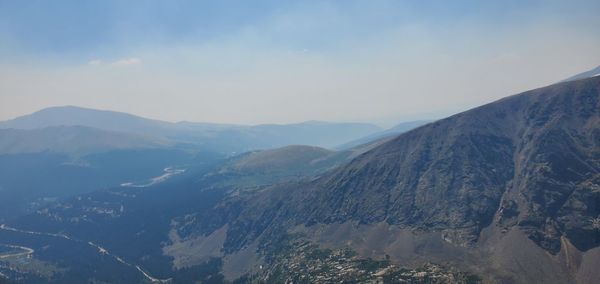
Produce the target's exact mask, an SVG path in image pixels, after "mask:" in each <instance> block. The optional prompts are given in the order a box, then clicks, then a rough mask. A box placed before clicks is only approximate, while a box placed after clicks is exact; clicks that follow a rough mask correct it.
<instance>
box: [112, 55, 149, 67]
mask: <svg viewBox="0 0 600 284" xmlns="http://www.w3.org/2000/svg"><path fill="white" fill-rule="evenodd" d="M141 63H142V60H141V59H139V58H137V57H130V58H125V59H120V60H117V61H115V62H113V63H111V65H113V66H122V67H124V66H131V65H138V64H141Z"/></svg>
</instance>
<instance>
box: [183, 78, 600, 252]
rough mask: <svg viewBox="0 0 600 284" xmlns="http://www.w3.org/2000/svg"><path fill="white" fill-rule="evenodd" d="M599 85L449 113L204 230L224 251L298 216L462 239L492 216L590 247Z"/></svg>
mask: <svg viewBox="0 0 600 284" xmlns="http://www.w3.org/2000/svg"><path fill="white" fill-rule="evenodd" d="M599 93H600V77H594V78H589V79H584V80H579V81H574V82H567V83H560V84H556V85H552V86H549V87H545V88H541V89H537V90H532V91H529V92H525V93H522V94H519V95H515V96H511V97H508V98H505V99H502V100H500V101H497V102H494V103H491V104H488V105H484V106H481V107H478V108H475V109H472V110H470V111H467V112H464V113H460V114H457V115H454V116H452V117H449V118H446V119H443V120H440V121H437V122H434V123H431V124H428V125H426V126H423V127H420V128H418V129H415V130H413V131H410V132H408V133H405V134H402V135H400V136H399V137H397V138H395V139H393V140H391V141H389V142H387V143H385V144H383V145H380V146H378V147H376V148H375V149H373V150H371V151H369V152H367V153H365V154H363V155H361V156H359V157H357V158H356V159H354V160H353V161H352V162H350V163H349V164H347V165H346V166H343V167H340V168H338V169H336V170H335V171H333V172H331V173H330V174H328V175H325V176H323V177H321V178H320V179H318V180H316V181H312V182H305V183H292V184H285V185H280V186H277V187H274V188H271V189H269V190H266V191H264V192H263V193H261V194H258V195H256V194H255V195H252V196H249V197H241V198H240V197H236V198H233V199H231V200H229V201H227V202H225V203H223V204H222V205H221V206H220V207H219V208H217V209H216V210H215V211H214V214H211V215H208V216H204V217H203V218H202V219H200V220H199V224H200V223H201V224H202V225H201V226H202V229H199V230H200V232H203V231H204V232H208V231H211V230H214V229H216V228H220V227H222V226H223V225H224V224H225V223H228V224H229V232H228V234H227V241H226V242H225V250H229V251H235V250H237V249H240V248H242V247H244V246H245V245H247V244H249V243H250V242H252V241H254V240H255V239H256V238H258V237H259V236H263V237H265V236H272V235H275V234H276V233H277V232H282V231H285V230H286V228H289V227H291V226H294V225H298V224H305V225H311V224H316V223H325V224H327V223H341V222H346V221H358V222H359V223H363V224H370V223H378V222H382V221H385V222H387V223H389V224H392V225H395V226H398V227H401V228H412V229H416V230H426V231H439V232H441V234H442V238H443V239H444V240H446V241H447V242H450V243H452V244H455V245H458V246H464V247H469V246H472V245H473V244H475V243H476V242H477V241H478V239H479V238H480V233H481V231H482V229H483V228H486V227H488V226H489V225H491V224H493V225H494V226H498V227H500V228H505V229H506V230H508V229H509V228H512V227H515V226H516V227H517V228H519V229H521V230H523V231H524V232H525V233H526V234H527V236H528V237H529V238H530V239H531V240H533V241H535V242H536V243H537V244H538V245H539V246H540V247H542V248H544V249H545V250H547V251H549V252H551V253H553V254H556V253H557V252H559V251H560V248H561V237H565V238H567V239H568V240H569V241H570V242H571V243H572V244H573V245H574V246H575V247H576V248H577V249H578V250H580V251H586V250H589V249H591V248H594V247H597V246H599V245H600V229H598V223H599V222H600V221H598V220H599V219H598V218H599V215H600V114H599V112H600V100H599ZM197 228H198V227H197ZM186 229H187V230H189V231H195V230H194V229H191V228H190V227H188V228H186ZM197 232H198V231H196V233H197ZM265 239H267V238H265Z"/></svg>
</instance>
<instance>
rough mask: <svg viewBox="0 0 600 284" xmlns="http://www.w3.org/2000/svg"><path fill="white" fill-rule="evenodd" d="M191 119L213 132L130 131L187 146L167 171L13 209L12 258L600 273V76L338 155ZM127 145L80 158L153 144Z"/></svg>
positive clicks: (211, 274)
mask: <svg viewBox="0 0 600 284" xmlns="http://www.w3.org/2000/svg"><path fill="white" fill-rule="evenodd" d="M592 73H593V72H592ZM592 73H590V74H592ZM588 75H589V74H588ZM592 75H593V74H592ZM11 123H14V121H13V122H11ZM170 125H171V124H170ZM174 125H175V126H173V125H171V126H169V127H167V128H169V129H175V128H179V127H183V128H186V129H193V128H194V127H199V128H203V129H205V128H210V130H202V131H199V132H194V131H192V132H187V133H188V134H187V135H182V136H179V135H180V134H179V133H183V132H179V131H180V130H168V131H166V132H161V133H167V134H161V135H157V134H152V135H150V134H151V132H150V131H146V132H135V133H128V134H130V135H135V137H137V138H140V139H142V138H145V137H148V136H151V137H152V139H153V140H151V141H153V142H152V143H157V141H159V143H166V144H165V145H167V146H165V147H164V148H158V149H156V148H152V147H155V146H156V145H155V144H150V145H146V144H144V143H146V142H143V143H142V142H139V141H138V140H133V139H132V140H128V139H124V141H131V142H128V143H126V144H127V145H142V146H139V147H149V148H148V149H142V150H139V151H141V152H140V153H143V154H140V155H139V156H136V155H137V154H136V155H134V154H131V155H133V156H136V157H147V156H148V153H152V152H153V151H157V150H161V151H174V152H169V153H175V152H177V153H179V154H178V155H181V158H182V160H179V161H178V160H172V161H169V162H168V163H166V162H165V161H167V160H168V159H167V157H172V156H171V155H172V154H165V156H160V155H158V156H156V161H157V165H158V164H160V165H165V164H168V165H169V166H165V167H166V168H165V169H161V171H162V173H161V172H160V171H159V172H156V171H154V172H153V173H154V175H149V174H147V173H150V172H151V171H148V172H146V173H144V174H143V175H140V176H138V178H137V179H135V180H134V181H133V182H130V183H122V184H120V185H113V186H105V187H104V188H103V189H100V190H94V191H91V192H90V191H86V192H79V193H74V192H71V193H69V194H65V195H64V198H61V199H58V200H51V201H49V202H47V203H45V204H40V205H38V206H36V207H35V208H34V209H32V210H29V211H27V213H23V214H19V215H17V216H12V217H11V218H7V219H6V220H5V222H4V225H2V227H0V244H9V245H11V246H7V247H0V249H5V250H18V251H20V253H17V252H13V254H9V257H6V258H2V261H0V272H1V273H3V275H4V274H5V275H9V278H11V279H21V280H22V281H23V282H31V283H38V282H57V283H65V282H69V283H81V282H110V283H132V282H135V283H143V282H163V283H191V282H202V283H223V282H227V283H332V282H341V283H352V282H360V283H369V282H372V283H376V282H383V283H403V282H404V283H406V282H408V283H595V281H596V279H599V278H600V274H599V272H598V270H597V269H596V267H597V264H598V263H599V262H600V76H583V78H580V79H576V80H567V81H565V82H561V83H557V84H553V85H550V86H547V87H543V88H539V89H535V90H531V91H527V92H524V93H521V94H517V95H513V96H509V97H506V98H504V99H501V100H498V101H495V102H492V103H489V104H486V105H483V106H480V107H477V108H474V109H471V110H468V111H465V112H462V113H459V114H456V115H453V116H450V117H448V118H445V119H441V120H437V121H432V122H418V123H415V124H412V125H411V126H410V127H408V128H411V129H408V128H406V129H400V128H401V127H399V128H398V129H396V130H390V131H389V132H380V133H378V134H376V133H377V129H376V128H369V127H367V128H369V129H370V130H369V131H366V132H371V133H366V134H359V133H358V132H361V131H356V132H353V133H354V135H353V136H354V137H353V138H351V139H347V140H346V141H344V142H338V143H337V144H334V143H333V142H334V141H333V140H327V141H329V142H327V143H325V144H327V145H329V146H330V147H331V146H332V145H344V144H346V145H348V146H343V147H341V148H342V149H340V150H337V151H335V150H330V149H326V148H322V147H318V146H319V145H315V144H318V143H316V142H315V144H312V145H310V146H307V145H291V144H305V143H290V144H288V145H282V146H283V147H268V145H279V144H278V143H283V142H281V141H292V140H297V139H292V138H289V137H293V136H287V135H292V134H291V133H292V132H293V133H296V132H294V131H295V130H293V131H292V130H289V132H288V130H285V131H284V130H282V127H283V126H276V125H266V126H253V127H250V126H244V127H238V126H227V125H219V126H216V125H210V126H207V125H205V124H200V125H196V124H194V123H180V124H174ZM49 126H50V125H44V126H43V127H49ZM5 127H8V126H6V124H5ZM21 127H25V126H23V125H21ZM70 127H73V126H62V128H70ZM79 127H82V126H79ZM83 127H92V128H94V129H101V128H100V126H99V125H96V126H92V125H84V126H83ZM171 127H173V128H171ZM307 127H308V128H310V129H311V130H310V131H312V132H310V133H321V131H326V129H331V128H330V127H332V125H330V124H327V123H325V124H324V123H320V122H309V123H303V124H299V125H293V126H292V127H291V129H296V130H297V129H303V128H307ZM313 127H316V128H318V130H315V129H314V128H313ZM321 127H325V128H321ZM62 128H61V127H59V129H62ZM215 128H216V130H215ZM358 128H359V129H362V126H360V127H358ZM42 129H46V128H42ZM86 129H87V128H86ZM241 129H243V131H242V130H241ZM337 129H345V128H344V127H341V128H337ZM10 131H15V130H10ZM18 131H30V130H18ZM101 131H105V132H109V133H123V130H121V131H119V130H117V129H101ZM161 131H162V130H161ZM171 131H172V132H171ZM204 131H208V132H204ZM240 131H241V132H244V134H240V133H239V132H240ZM261 131H264V132H261ZM278 131H279V132H278ZM306 131H308V130H306ZM340 131H341V133H344V131H345V130H340ZM394 131H397V132H394ZM105 132H102V133H105ZM209 132H210V133H212V134H214V135H217V136H218V137H221V138H223V139H224V140H229V139H231V137H246V138H248V137H253V136H252V135H255V134H256V133H279V134H282V135H283V134H285V135H286V138H281V139H280V140H278V141H280V142H278V143H271V144H269V143H268V142H266V141H267V140H268V139H266V138H265V137H278V136H277V135H275V134H273V135H274V136H261V137H260V138H265V140H264V141H263V140H260V139H258V138H257V139H256V140H242V139H240V140H236V141H235V142H240V141H246V142H248V141H252V142H251V143H248V144H245V145H250V146H244V147H242V146H239V147H238V146H236V147H237V148H236V149H245V148H246V147H247V148H252V150H251V151H245V152H244V153H242V154H238V155H231V153H229V152H227V151H216V152H215V151H212V150H211V151H208V149H212V148H202V145H208V144H206V143H205V142H202V143H195V142H193V141H194V139H199V138H198V137H207V136H208V137H210V135H206V133H209ZM248 132H250V133H253V134H252V135H248ZM390 132H393V134H390V135H387V134H389V133H390ZM173 133H176V134H173ZM190 133H191V134H190ZM199 133H200V134H199ZM232 133H233V134H232ZM286 133H287V134H286ZM304 133H308V132H304ZM104 135H108V134H106V133H105V134H104ZM240 135H241V136H240ZM128 137H129V136H128ZM182 137H183V138H182ZM191 137H195V138H194V139H190V140H186V139H188V138H191ZM225 137H227V138H225ZM361 137H367V138H366V139H364V140H361V139H363V138H361ZM368 137H371V138H368ZM373 137H375V138H373ZM248 139H250V138H248ZM327 139H329V138H327ZM357 139H358V140H357ZM373 139H375V140H373ZM142 140H143V139H142ZM142 140H140V141H142ZM108 141H112V139H108ZM143 141H146V140H143ZM214 141H216V140H214ZM313 141H316V140H313ZM319 141H321V142H322V141H325V140H319ZM349 141H350V142H349ZM355 141H360V142H355ZM363 142H364V143H363ZM137 143H140V144H137ZM253 143H254V144H253ZM7 144H10V143H7ZM307 144H310V143H307ZM57 145H60V144H57ZM161 145H162V144H161ZM182 145H184V146H185V147H183V146H182ZM257 145H263V146H264V148H262V147H257ZM117 146H118V147H121V148H119V149H117V150H114V151H109V152H106V153H92V154H85V155H80V157H78V158H77V159H73V158H69V160H70V161H72V162H75V161H88V162H89V161H94V162H90V163H89V164H90V165H97V164H98V161H107V160H110V159H108V158H106V156H105V155H108V154H107V153H112V154H111V157H117V158H115V160H112V161H110V162H106V163H104V164H105V165H113V166H116V165H121V164H123V165H124V164H125V163H124V161H134V160H135V159H128V158H124V156H123V155H122V154H121V153H132V152H136V150H135V149H137V148H134V149H129V148H124V149H123V147H124V146H122V145H120V144H119V145H111V147H115V148H116V147H117ZM135 147H138V146H135ZM180 147H183V148H180ZM55 148H56V149H60V147H58V146H55ZM66 148H70V147H66ZM233 148H235V147H231V149H233ZM7 149H9V148H8V147H7ZM15 151H16V150H15ZM144 151H145V152H144ZM148 151H150V152H148ZM241 151H243V150H241ZM44 153H46V155H49V154H53V153H52V152H44ZM136 153H137V152H136ZM190 153H193V154H190ZM11 155H14V154H11ZM11 155H5V156H11ZM20 155H29V154H28V153H22V154H20ZM115 155H116V156H115ZM90 157H95V158H96V160H94V159H92V158H90ZM12 161H19V162H21V161H25V160H24V158H23V156H19V157H18V158H14V159H13V160H12ZM13 163H14V162H7V163H6V166H5V168H6V169H10V166H11V165H12V164H13ZM81 163H83V162H81ZM100 164H102V163H100ZM122 171H123V168H120V169H119V170H118V172H122ZM129 176H131V175H127V177H129ZM7 177H10V175H7V176H6V177H3V178H2V180H5V179H6V178H7ZM123 177H125V176H123ZM37 186H39V185H37ZM68 196H70V197H68ZM0 255H3V252H2V250H0ZM25 256H26V257H27V258H25ZM116 272H118V273H116Z"/></svg>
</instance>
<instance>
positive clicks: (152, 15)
mask: <svg viewBox="0 0 600 284" xmlns="http://www.w3.org/2000/svg"><path fill="white" fill-rule="evenodd" d="M598 27H600V1H591V0H573V1H528V0H521V1H513V0H504V1H466V0H457V1H443V0H439V1H427V0H415V1H411V0H406V1H400V0H398V1H385V0H382V1H379V0H368V1H366V0H365V1H353V0H346V1H324V0H323V1H310V0H306V1H285V0H281V1H262V0H255V1H242V0H240V1H233V0H221V1H216V0H215V1H133V0H132V1H110V0H106V1H85V0H84V1H82V0H62V1H61V0H56V1H51V0H47V1H36V0H30V1H19V0H12V1H9V0H0V120H6V119H10V118H14V117H17V116H20V115H24V114H28V113H32V112H34V111H37V110H40V109H43V108H46V107H51V106H62V105H76V106H82V107H89V108H97V109H105V110H115V111H122V112H128V113H132V114H136V115H141V116H145V117H149V118H154V119H162V120H167V121H174V122H175V121H197V122H218V123H238V124H259V123H290V122H300V121H306V120H325V121H355V122H370V123H376V124H379V125H381V126H391V125H393V124H395V123H399V122H402V121H408V120H416V119H426V118H440V117H443V116H446V115H450V114H453V113H456V112H459V111H463V110H467V109H469V108H472V107H475V106H478V105H481V104H485V103H488V102H492V101H494V100H497V99H499V98H502V97H505V96H508V95H511V94H516V93H519V92H522V91H526V90H528V89H533V88H537V87H542V86H545V85H548V84H552V83H554V82H557V81H560V80H562V79H564V78H566V77H569V76H571V75H574V74H576V73H580V72H583V71H586V70H588V69H592V68H594V67H596V66H598V65H600V33H599V32H598Z"/></svg>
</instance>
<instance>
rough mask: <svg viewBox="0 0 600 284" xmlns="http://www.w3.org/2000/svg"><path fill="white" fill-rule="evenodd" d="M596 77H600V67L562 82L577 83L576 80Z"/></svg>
mask: <svg viewBox="0 0 600 284" xmlns="http://www.w3.org/2000/svg"><path fill="white" fill-rule="evenodd" d="M596 76H600V65H598V66H597V67H596V68H594V69H591V70H588V71H585V72H581V73H579V74H577V75H575V76H571V77H569V78H567V79H565V80H562V81H561V82H569V81H575V80H581V79H585V78H591V77H596Z"/></svg>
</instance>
